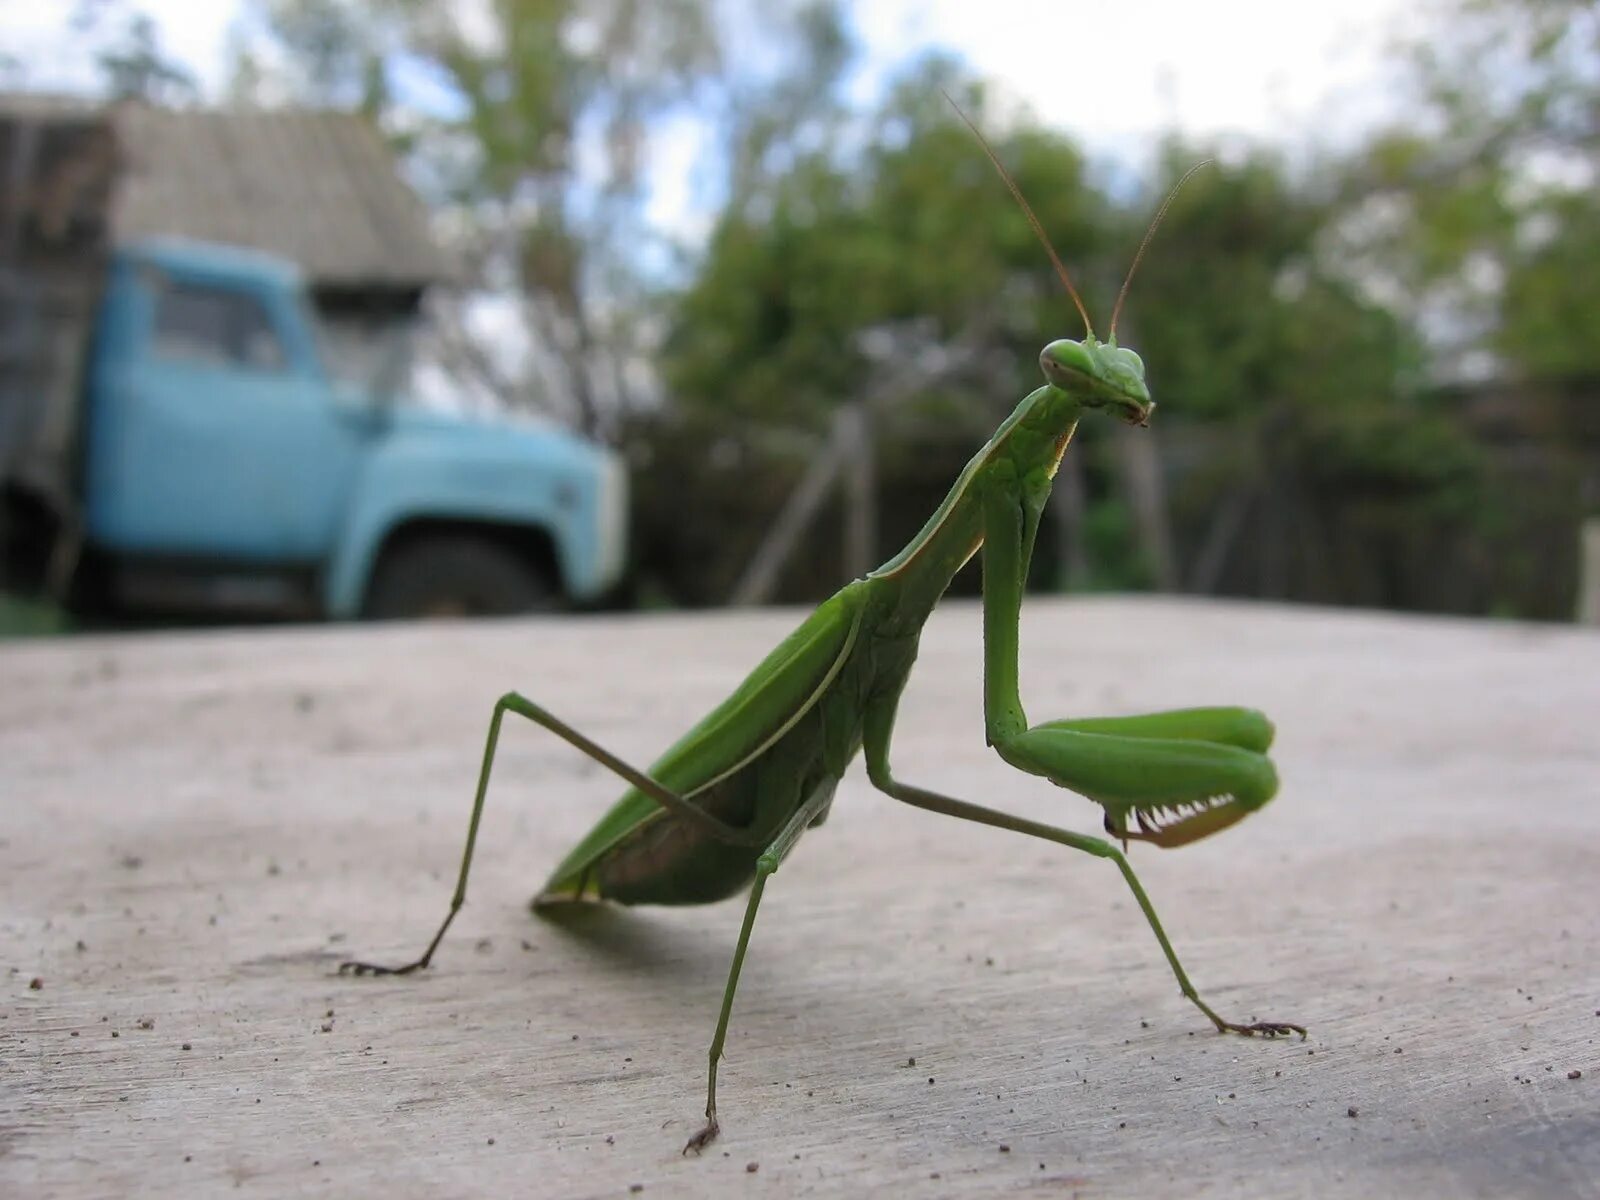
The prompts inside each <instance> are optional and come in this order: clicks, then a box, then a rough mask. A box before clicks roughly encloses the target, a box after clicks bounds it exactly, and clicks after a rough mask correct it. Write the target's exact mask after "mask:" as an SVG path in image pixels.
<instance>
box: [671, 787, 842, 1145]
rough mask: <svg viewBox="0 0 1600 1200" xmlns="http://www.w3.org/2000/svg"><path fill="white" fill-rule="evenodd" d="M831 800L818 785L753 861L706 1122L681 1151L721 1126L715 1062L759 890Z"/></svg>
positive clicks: (829, 791) (715, 1041) (720, 1021)
mask: <svg viewBox="0 0 1600 1200" xmlns="http://www.w3.org/2000/svg"><path fill="white" fill-rule="evenodd" d="M832 799H833V787H832V785H831V784H828V785H826V786H823V787H820V788H818V789H817V790H816V791H815V792H813V793H812V794H811V795H810V796H808V797H807V798H806V801H805V803H804V804H802V805H801V806H800V807H799V808H798V809H796V810H795V812H794V815H793V816H791V817H790V818H789V820H788V821H787V822H785V823H784V826H783V828H782V829H781V830H779V831H778V836H777V837H775V838H774V839H773V840H772V844H771V845H770V846H768V847H767V848H766V849H765V850H764V851H762V854H761V857H760V858H758V859H757V860H756V877H755V882H754V883H752V884H751V885H750V898H749V900H747V901H746V902H745V907H744V924H743V925H742V926H740V928H739V944H738V945H737V946H735V947H734V950H733V965H732V966H730V967H729V968H728V983H727V986H726V987H725V988H724V989H723V992H722V1010H721V1012H720V1013H719V1014H718V1016H717V1031H716V1033H714V1034H712V1036H711V1053H710V1059H711V1062H710V1068H709V1070H708V1072H707V1077H706V1123H705V1124H704V1125H703V1126H701V1128H700V1130H699V1132H697V1133H696V1134H695V1135H694V1136H693V1137H691V1138H690V1139H689V1140H688V1141H687V1142H686V1143H684V1147H683V1152H684V1153H685V1154H688V1153H689V1152H690V1151H691V1150H692V1151H694V1152H695V1153H696V1154H698V1153H700V1151H702V1150H704V1149H705V1148H706V1147H707V1146H709V1145H710V1144H711V1142H712V1140H713V1139H714V1138H715V1137H716V1136H717V1132H718V1130H719V1129H720V1128H721V1127H720V1126H719V1125H718V1124H717V1062H718V1060H719V1059H721V1057H722V1047H723V1044H724V1043H725V1042H726V1041H727V1038H728V1018H729V1017H730V1016H732V1015H733V994H734V992H736V991H737V990H738V988H739V971H740V970H741V969H742V968H743V967H744V955H745V951H746V950H747V949H749V946H750V931H751V930H752V929H754V928H755V924H756V910H757V909H758V908H760V907H761V893H762V892H763V891H764V890H765V889H766V886H767V876H769V875H772V874H774V873H776V871H777V870H778V866H779V864H780V863H782V862H783V860H784V857H785V856H786V855H787V854H788V853H789V851H790V849H791V848H792V847H793V846H794V844H795V842H797V841H798V840H799V839H800V835H801V834H802V833H804V832H805V831H806V829H807V828H808V827H809V826H810V825H811V823H812V822H813V821H815V820H816V819H817V814H818V813H821V812H823V811H825V810H826V809H827V807H828V802H829V801H830V800H832Z"/></svg>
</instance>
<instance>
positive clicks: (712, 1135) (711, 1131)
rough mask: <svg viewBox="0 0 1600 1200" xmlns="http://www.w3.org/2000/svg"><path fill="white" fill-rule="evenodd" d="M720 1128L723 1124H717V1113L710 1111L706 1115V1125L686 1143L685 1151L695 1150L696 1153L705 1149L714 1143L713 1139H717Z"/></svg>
mask: <svg viewBox="0 0 1600 1200" xmlns="http://www.w3.org/2000/svg"><path fill="white" fill-rule="evenodd" d="M720 1130H721V1126H719V1125H718V1124H717V1115H716V1114H715V1113H708V1114H707V1115H706V1123H705V1127H704V1128H703V1129H701V1130H700V1132H699V1133H697V1134H695V1135H694V1136H693V1137H692V1138H690V1139H689V1140H688V1141H687V1142H685V1143H684V1145H683V1152H684V1153H685V1154H688V1153H689V1152H690V1151H693V1152H694V1153H695V1154H699V1153H700V1151H702V1150H704V1149H705V1148H706V1147H707V1146H709V1145H710V1144H711V1143H712V1141H714V1140H715V1139H716V1136H717V1134H718V1132H720Z"/></svg>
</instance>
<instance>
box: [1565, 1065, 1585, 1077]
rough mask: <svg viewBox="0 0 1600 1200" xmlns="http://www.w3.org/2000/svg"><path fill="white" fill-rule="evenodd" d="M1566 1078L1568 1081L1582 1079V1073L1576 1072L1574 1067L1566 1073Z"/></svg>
mask: <svg viewBox="0 0 1600 1200" xmlns="http://www.w3.org/2000/svg"><path fill="white" fill-rule="evenodd" d="M1567 1078H1568V1079H1582V1078H1583V1072H1582V1071H1580V1070H1578V1069H1577V1068H1576V1067H1574V1068H1573V1069H1572V1070H1570V1071H1568V1072H1567Z"/></svg>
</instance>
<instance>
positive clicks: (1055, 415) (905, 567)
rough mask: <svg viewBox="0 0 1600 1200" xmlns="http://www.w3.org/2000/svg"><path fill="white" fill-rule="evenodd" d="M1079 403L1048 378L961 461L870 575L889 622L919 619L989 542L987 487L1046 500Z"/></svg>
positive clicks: (911, 625) (912, 623) (915, 623)
mask: <svg viewBox="0 0 1600 1200" xmlns="http://www.w3.org/2000/svg"><path fill="white" fill-rule="evenodd" d="M1081 409H1082V406H1081V404H1080V403H1079V401H1078V399H1077V397H1075V396H1073V395H1071V394H1070V393H1068V392H1066V391H1064V390H1062V389H1061V388H1057V387H1053V386H1051V385H1049V384H1046V385H1045V386H1043V387H1041V388H1038V389H1037V390H1035V391H1033V392H1030V393H1029V394H1028V395H1027V396H1026V397H1024V399H1023V401H1022V403H1020V404H1018V405H1017V407H1016V408H1015V409H1014V410H1013V411H1012V413H1011V415H1010V416H1008V417H1007V418H1006V419H1005V421H1004V422H1002V423H1001V425H1000V428H999V429H997V430H995V432H994V436H993V437H991V438H990V439H989V440H988V442H986V443H985V444H984V446H983V448H982V449H981V450H979V451H978V452H977V453H976V454H975V455H973V456H972V459H971V460H970V461H969V462H968V463H967V465H966V466H965V467H964V468H963V469H962V471H961V475H960V477H959V478H957V480H956V482H955V485H954V486H953V487H952V488H951V489H950V492H949V494H948V495H947V496H945V498H944V501H943V503H941V504H940V505H939V507H938V509H937V510H936V511H935V512H934V514H933V516H931V517H929V518H928V523H927V524H926V525H924V526H923V527H922V530H921V532H919V533H918V534H917V536H916V537H914V538H912V539H911V541H910V542H908V543H907V544H906V547H905V549H903V550H901V551H900V553H898V554H896V555H895V556H894V557H893V558H891V559H890V560H889V561H888V562H886V563H884V564H883V565H882V566H881V567H879V568H878V569H877V570H876V571H873V572H871V573H870V574H869V575H868V576H867V579H868V580H869V581H871V582H872V584H873V586H874V588H875V590H877V591H879V592H880V593H881V594H882V596H883V598H884V600H885V601H887V602H888V603H889V605H890V606H891V608H892V612H890V613H888V614H885V622H886V624H885V628H886V629H890V630H893V629H895V628H897V627H906V628H907V629H908V631H913V630H914V629H915V628H917V627H920V625H921V623H922V621H923V620H924V619H925V618H926V617H927V614H928V613H929V612H930V611H932V609H933V606H934V605H935V604H936V603H938V600H939V597H940V596H942V595H943V594H944V592H945V589H946V588H948V587H949V586H950V581H951V580H952V579H953V578H955V575H956V572H957V571H959V570H960V569H961V568H962V566H964V565H965V564H966V562H967V560H968V559H969V558H971V557H972V556H973V554H974V553H975V552H976V551H977V549H978V547H979V546H981V545H982V544H983V528H984V516H983V496H984V495H985V494H986V492H988V491H989V490H991V489H994V488H1000V489H1003V490H1004V491H1006V492H1008V493H1010V494H1011V495H1014V496H1016V497H1017V499H1018V502H1019V503H1021V500H1022V497H1023V496H1025V495H1026V496H1030V497H1032V498H1033V499H1034V500H1035V501H1036V503H1038V504H1041V505H1042V503H1043V501H1044V497H1045V496H1047V495H1048V494H1049V491H1050V481H1051V480H1052V479H1053V478H1054V477H1055V473H1056V468H1057V467H1058V466H1059V465H1060V463H1061V456H1062V454H1064V453H1065V452H1066V448H1067V443H1068V442H1069V441H1070V440H1071V438H1072V432H1073V430H1074V429H1075V428H1077V424H1078V415H1079V413H1080V411H1081ZM1030 528H1032V523H1030ZM1028 548H1029V549H1030V550H1031V548H1032V538H1031V536H1030V537H1029V538H1028ZM1023 566H1024V567H1026V563H1024V564H1023Z"/></svg>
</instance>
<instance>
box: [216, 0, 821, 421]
mask: <svg viewBox="0 0 1600 1200" xmlns="http://www.w3.org/2000/svg"><path fill="white" fill-rule="evenodd" d="M255 11H256V13H257V16H258V18H259V19H260V21H261V22H262V24H263V26H264V27H265V28H266V29H267V30H268V31H269V32H270V35H271V37H272V38H273V39H275V40H276V42H277V43H278V45H279V46H280V47H282V48H283V49H284V50H285V51H286V52H287V57H288V60H289V63H290V71H289V77H288V79H287V80H285V81H284V82H285V84H286V90H287V91H288V92H289V93H290V94H292V95H293V96H294V97H295V98H296V99H299V100H308V101H312V102H322V103H332V104H340V105H344V106H347V107H360V108H362V109H364V110H365V111H367V112H368V113H370V114H371V115H372V116H373V117H374V119H375V120H377V121H379V122H380V124H381V125H382V126H383V127H384V128H385V129H386V130H387V131H388V132H389V133H390V134H391V136H392V137H393V139H394V141H395V143H396V145H397V146H398V147H399V148H400V149H401V150H402V151H403V152H404V154H405V156H406V165H407V170H408V173H409V174H410V176H411V177H412V178H413V179H414V180H415V181H416V182H417V183H418V185H419V186H420V187H421V188H422V189H423V191H424V193H425V194H426V195H427V196H428V197H429V198H430V199H431V200H432V201H433V202H435V203H436V204H437V205H438V206H440V209H441V226H442V227H443V228H444V229H446V230H447V231H448V233H449V236H450V238H451V240H452V241H453V242H454V244H455V246H456V249H457V250H458V251H459V252H460V254H461V257H462V260H463V262H464V263H465V267H466V276H467V279H466V286H465V287H464V288H462V289H460V290H459V291H457V292H455V293H454V294H452V295H446V296H443V297H441V303H439V304H438V305H437V315H438V316H439V318H440V322H439V335H440V336H439V340H438V343H437V346H436V352H437V355H438V357H439V359H440V362H441V364H442V365H443V366H445V368H446V369H447V370H448V371H449V372H450V373H451V374H452V375H453V376H454V377H455V378H456V379H457V380H458V381H460V382H463V383H467V384H471V385H474V386H476V387H477V388H479V389H481V390H484V391H487V392H488V393H489V394H490V395H491V396H493V397H495V398H496V399H497V400H499V401H502V402H505V403H508V404H512V405H520V406H524V407H529V408H534V409H539V410H542V411H545V412H548V413H551V414H553V415H555V416H557V417H558V418H560V419H562V420H563V421H565V422H566V423H569V424H572V425H574V426H576V427H577V428H578V429H580V430H581V431H583V432H585V433H588V434H591V435H595V436H602V437H615V436H616V435H617V431H618V429H619V427H620V426H619V421H620V418H621V415H622V414H625V413H626V412H628V411H630V410H631V409H633V408H635V407H637V406H638V404H639V403H640V402H641V400H642V399H643V398H645V397H646V396H648V395H649V394H650V393H651V392H652V390H653V380H652V378H651V373H650V371H649V370H648V368H647V366H646V365H645V364H646V362H647V357H648V353H649V350H650V347H651V339H652V329H653V326H652V323H651V321H650V312H649V305H648V303H647V299H648V294H649V292H650V290H651V284H652V280H651V277H650V276H651V272H650V270H649V269H648V268H647V267H646V266H645V265H644V264H645V263H647V262H649V261H650V260H652V259H653V260H654V261H656V262H657V263H659V262H660V261H662V259H663V257H664V255H663V251H664V249H665V245H664V243H663V241H662V234H661V232H660V231H658V230H656V229H654V228H652V226H651V225H650V222H649V221H648V219H647V215H646V212H645V199H646V196H645V192H644V180H645V175H646V172H647V169H648V168H649V166H650V164H651V160H652V155H653V154H654V153H656V152H657V150H658V149H659V146H660V143H661V141H662V139H663V137H664V136H665V135H666V133H667V132H669V131H671V129H672V128H673V122H674V120H678V119H685V118H686V117H687V116H688V114H689V113H690V110H691V107H692V106H694V105H695V103H696V102H701V103H703V102H704V100H705V97H706V95H708V94H710V95H713V96H714V95H716V94H719V93H720V94H723V95H725V96H731V95H732V94H733V91H734V89H735V88H736V87H738V86H741V84H742V79H741V76H740V75H739V73H738V72H737V71H735V70H733V69H731V68H730V67H729V66H728V61H729V60H728V58H727V57H726V55H725V52H724V44H723V43H724V41H725V40H726V38H727V36H729V35H728V33H727V31H726V30H724V29H723V28H722V27H721V26H719V23H718V19H717V11H716V9H715V8H714V6H713V5H712V4H711V3H709V2H708V0H656V2H655V3H651V4H638V3H636V2H634V0H598V2H595V0H587V2H585V3H578V2H577V0H492V2H490V3H486V4H484V5H481V6H477V7H476V8H475V9H474V10H473V13H474V14H475V16H474V19H471V20H469V19H468V14H466V13H464V12H463V10H461V9H460V8H459V7H457V6H440V5H435V4H429V3H424V2H423V0H256V5H255ZM795 23H800V24H802V25H805V24H807V23H809V27H811V28H821V29H829V28H836V25H837V18H836V17H834V16H833V15H832V9H831V8H830V7H829V6H827V5H823V4H809V5H790V6H785V5H777V6H774V7H773V8H772V9H771V10H770V11H769V13H768V15H767V16H765V17H763V18H762V19H761V22H760V23H759V24H761V27H762V28H765V29H769V30H770V29H773V28H789V27H791V26H792V25H793V24H795ZM746 36H750V35H749V34H748V33H747V34H746ZM259 60H260V56H252V57H250V58H249V59H248V60H245V59H242V60H241V62H242V65H248V66H249V67H250V70H249V72H247V73H248V74H253V75H259V74H260V73H261V67H260V61H259ZM419 80H422V81H425V83H426V89H427V91H429V92H430V93H431V94H432V99H431V100H419V99H418V98H417V96H416V95H415V93H417V92H418V91H420V90H422V89H421V87H420V85H419V83H418V81H419ZM657 270H658V271H659V267H658V268H657Z"/></svg>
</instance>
